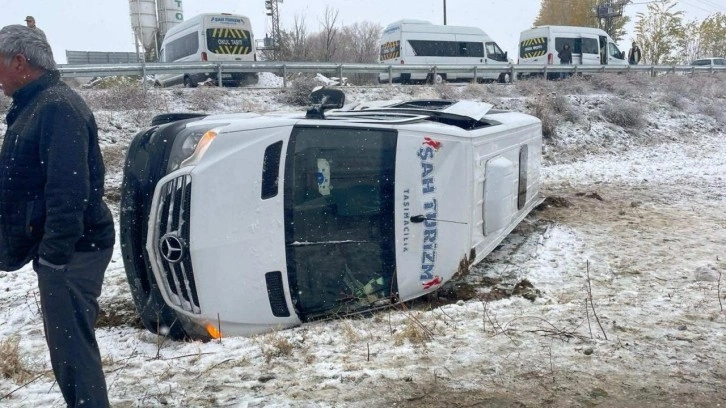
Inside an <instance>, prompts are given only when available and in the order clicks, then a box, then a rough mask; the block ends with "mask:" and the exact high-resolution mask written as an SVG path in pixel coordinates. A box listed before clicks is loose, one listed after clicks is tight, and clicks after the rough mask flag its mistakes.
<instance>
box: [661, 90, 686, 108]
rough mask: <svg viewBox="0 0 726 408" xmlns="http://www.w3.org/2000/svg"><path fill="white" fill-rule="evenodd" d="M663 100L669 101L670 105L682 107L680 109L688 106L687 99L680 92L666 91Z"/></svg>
mask: <svg viewBox="0 0 726 408" xmlns="http://www.w3.org/2000/svg"><path fill="white" fill-rule="evenodd" d="M663 101H664V102H665V103H667V104H668V105H670V106H672V107H674V108H677V109H680V110H683V109H685V108H686V100H685V98H684V97H683V96H682V95H681V94H679V93H675V92H666V93H665V94H664V95H663Z"/></svg>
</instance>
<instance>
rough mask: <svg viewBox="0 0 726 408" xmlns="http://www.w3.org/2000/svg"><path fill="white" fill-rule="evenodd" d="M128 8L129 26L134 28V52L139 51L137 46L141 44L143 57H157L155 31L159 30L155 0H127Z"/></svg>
mask: <svg viewBox="0 0 726 408" xmlns="http://www.w3.org/2000/svg"><path fill="white" fill-rule="evenodd" d="M129 10H130V15H131V28H132V29H133V30H134V37H135V38H136V52H137V53H138V52H139V46H141V48H143V51H144V56H145V58H146V59H147V60H155V59H156V58H157V53H156V50H157V48H158V47H157V45H158V39H157V33H158V31H159V24H158V20H157V18H156V1H155V0H129Z"/></svg>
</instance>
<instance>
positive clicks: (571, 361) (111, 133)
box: [0, 75, 726, 408]
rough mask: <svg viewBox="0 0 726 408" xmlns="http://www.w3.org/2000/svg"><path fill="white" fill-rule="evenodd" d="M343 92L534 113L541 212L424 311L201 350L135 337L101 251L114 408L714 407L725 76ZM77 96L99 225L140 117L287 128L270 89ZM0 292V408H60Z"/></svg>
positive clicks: (18, 275) (6, 286)
mask: <svg viewBox="0 0 726 408" xmlns="http://www.w3.org/2000/svg"><path fill="white" fill-rule="evenodd" d="M267 83H269V84H279V79H276V78H274V77H272V76H271V75H264V76H263V78H262V80H261V85H264V84H267ZM263 87H264V86H263ZM344 90H345V92H346V94H347V95H348V101H371V100H378V99H403V100H405V99H414V98H437V97H447V98H453V99H456V98H469V99H478V100H484V101H487V102H490V103H493V104H494V105H495V107H496V108H504V109H512V110H518V111H524V112H530V113H537V115H538V116H540V117H542V118H543V120H544V122H545V129H546V140H545V144H546V145H545V148H544V152H543V153H544V168H543V172H542V183H543V193H544V194H545V196H546V197H547V200H546V201H545V205H543V206H542V207H541V208H539V209H538V210H536V211H535V212H533V213H532V214H531V215H530V216H529V217H528V218H527V219H525V221H524V222H523V223H522V224H520V226H519V227H518V228H517V229H515V231H514V232H513V233H512V234H511V235H510V236H509V237H508V238H507V239H506V240H505V241H504V243H503V244H502V245H501V246H500V247H499V248H497V249H496V250H495V251H494V252H493V253H492V254H491V255H490V256H489V257H488V258H487V259H485V260H484V261H483V262H482V263H481V264H479V265H477V266H476V267H474V268H473V270H472V271H471V273H470V274H469V275H467V276H465V277H464V278H462V279H461V280H459V281H456V282H452V283H451V284H450V285H447V287H446V288H445V289H444V290H442V291H441V292H440V293H439V294H438V296H431V297H429V298H426V299H422V300H420V301H417V302H414V303H412V304H407V305H405V306H402V307H397V308H391V309H389V310H385V311H382V312H378V313H376V314H374V315H372V316H362V317H359V318H354V319H345V320H329V321H321V322H314V323H309V324H305V325H303V326H301V327H298V328H294V329H290V330H283V331H279V332H275V333H271V334H267V335H261V336H257V337H252V338H224V339H222V340H221V341H212V342H208V343H200V342H190V343H181V342H173V341H170V340H166V339H163V338H160V337H158V336H156V335H153V334H151V333H149V332H148V331H146V330H144V329H142V328H140V327H139V325H138V321H137V320H136V319H135V311H134V308H133V304H132V300H131V294H130V292H129V287H128V285H127V283H126V275H125V273H124V270H123V263H122V260H121V252H120V249H119V248H118V247H117V248H116V250H115V254H114V257H113V260H112V263H111V265H110V267H109V269H108V271H107V273H106V279H105V285H104V288H103V294H102V296H101V299H100V303H101V308H102V317H101V321H100V322H99V325H100V327H99V328H98V330H97V337H98V340H99V343H100V347H101V353H102V356H103V361H104V369H105V372H106V381H107V383H108V386H109V396H110V400H111V402H112V405H113V406H114V407H219V406H221V407H306V408H307V407H310V408H313V407H366V408H370V407H378V406H395V407H541V406H551V407H594V406H598V407H650V406H652V407H717V406H726V388H725V387H724V384H726V312H725V311H724V303H726V276H722V275H726V273H725V272H726V216H725V215H724V205H725V204H726V143H724V139H725V138H726V112H725V111H724V108H723V106H724V103H725V102H726V97H725V95H726V78H725V77H723V76H722V77H721V78H718V77H712V76H710V75H705V76H699V77H696V78H689V77H659V78H648V77H642V76H636V77H627V76H603V77H599V78H596V79H593V80H592V81H582V80H577V79H572V80H566V81H561V82H557V83H553V82H543V81H527V82H520V83H516V84H514V85H467V86H457V87H450V86H434V87H425V86H420V87H419V86H416V87H414V86H408V87H398V86H394V87H380V88H357V87H346V88H345V89H344ZM80 92H81V93H82V95H83V96H84V97H85V98H86V99H87V100H88V101H89V103H90V104H91V106H92V108H93V109H94V112H95V113H96V119H97V122H98V124H99V128H100V136H101V139H102V142H101V143H102V147H103V149H104V155H105V157H106V162H107V166H108V174H107V176H108V177H107V188H108V198H109V202H110V203H111V205H112V207H113V209H114V212H115V214H117V212H118V189H119V186H120V183H121V176H122V175H121V171H122V160H123V155H124V154H125V148H126V147H127V146H128V143H129V142H130V140H131V138H132V137H133V135H134V134H135V133H136V132H137V131H139V130H140V129H142V128H143V127H144V126H146V124H147V123H149V120H150V118H151V117H152V116H153V115H154V114H157V113H161V112H166V111H207V112H233V111H239V110H253V111H271V110H278V109H300V107H299V106H290V105H289V104H287V103H285V99H284V98H283V96H284V91H282V90H280V89H215V88H198V89H182V88H178V89H163V90H151V91H149V92H147V93H143V92H141V91H139V90H138V89H131V90H129V89H126V88H117V89H113V88H112V89H108V90H96V89H93V90H82V91H80ZM7 103H8V101H7V99H5V100H4V101H3V100H0V106H3V104H4V106H7ZM4 131H5V126H4V124H3V125H0V133H4ZM441 250H445V248H441ZM249 262H254V260H250V261H249ZM0 291H2V297H0V406H7V407H62V406H64V403H63V399H62V397H61V394H60V391H59V390H58V387H57V386H56V385H55V384H54V381H53V376H52V373H51V371H50V362H49V359H48V354H47V350H46V345H45V341H44V337H43V329H42V320H41V317H40V311H39V301H38V294H37V289H36V278H35V273H34V272H33V271H32V269H31V268H30V267H29V266H28V267H25V268H23V269H22V270H20V271H17V272H13V273H6V272H0Z"/></svg>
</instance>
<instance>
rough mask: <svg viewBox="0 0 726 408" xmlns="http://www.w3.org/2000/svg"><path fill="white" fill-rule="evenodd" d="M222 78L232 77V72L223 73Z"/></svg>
mask: <svg viewBox="0 0 726 408" xmlns="http://www.w3.org/2000/svg"><path fill="white" fill-rule="evenodd" d="M222 78H232V74H222Z"/></svg>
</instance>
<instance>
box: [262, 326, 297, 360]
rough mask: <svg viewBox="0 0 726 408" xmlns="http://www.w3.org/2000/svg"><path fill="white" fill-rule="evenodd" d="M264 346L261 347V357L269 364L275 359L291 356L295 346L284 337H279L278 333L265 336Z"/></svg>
mask: <svg viewBox="0 0 726 408" xmlns="http://www.w3.org/2000/svg"><path fill="white" fill-rule="evenodd" d="M265 337H267V339H265V341H264V344H262V345H261V349H262V356H263V357H264V358H265V362H266V363H269V362H270V361H272V359H274V358H277V357H285V356H290V355H292V351H293V349H295V345H294V344H293V343H292V342H291V341H290V340H288V339H287V338H286V337H284V336H281V335H280V334H279V333H273V334H271V335H268V336H265Z"/></svg>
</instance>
